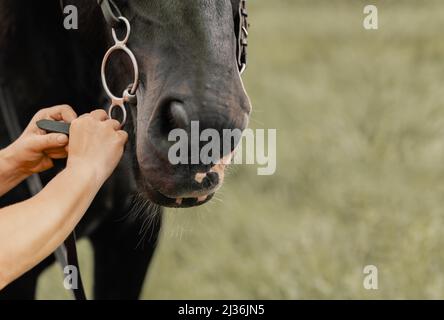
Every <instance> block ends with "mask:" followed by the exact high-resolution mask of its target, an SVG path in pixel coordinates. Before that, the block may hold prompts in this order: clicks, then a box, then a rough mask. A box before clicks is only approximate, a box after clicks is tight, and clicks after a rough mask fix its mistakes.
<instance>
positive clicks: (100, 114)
mask: <svg viewBox="0 0 444 320" xmlns="http://www.w3.org/2000/svg"><path fill="white" fill-rule="evenodd" d="M90 115H91V116H92V117H93V118H94V119H97V120H100V121H105V120H107V119H108V114H107V113H106V111H105V110H103V109H97V110H94V111H91V113H90Z"/></svg>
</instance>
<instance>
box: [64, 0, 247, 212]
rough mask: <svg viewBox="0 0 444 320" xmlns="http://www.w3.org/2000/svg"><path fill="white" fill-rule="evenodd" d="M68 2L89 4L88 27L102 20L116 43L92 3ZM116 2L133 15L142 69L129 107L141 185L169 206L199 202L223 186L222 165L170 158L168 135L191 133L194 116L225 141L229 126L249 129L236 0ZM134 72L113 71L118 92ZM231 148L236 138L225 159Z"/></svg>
mask: <svg viewBox="0 0 444 320" xmlns="http://www.w3.org/2000/svg"><path fill="white" fill-rule="evenodd" d="M91 2H92V1H91ZM66 3H68V1H67V2H66ZM70 3H71V4H74V5H76V6H78V7H79V8H84V10H81V15H82V14H83V15H84V16H85V17H86V18H85V17H84V18H83V19H84V21H85V23H86V24H87V25H88V24H89V25H90V26H92V24H94V25H95V26H97V22H98V21H101V22H103V24H104V25H105V28H106V31H105V32H106V33H107V34H108V39H109V41H108V45H111V44H112V43H113V40H112V38H111V36H110V35H111V32H110V31H111V30H110V27H109V26H106V23H105V22H104V19H103V15H102V13H101V11H100V10H99V8H98V6H97V4H96V3H93V5H94V7H95V8H89V9H88V10H93V12H94V14H91V13H90V12H88V13H86V12H84V11H85V10H86V7H85V5H84V3H85V1H82V0H77V1H75V0H73V1H70ZM115 3H116V5H117V7H118V8H119V9H120V11H121V13H122V15H123V16H124V17H126V18H127V19H128V20H129V21H130V24H131V36H130V39H129V42H128V46H129V47H130V48H131V50H132V51H133V52H134V54H135V56H136V58H137V60H138V64H139V69H140V84H139V87H138V90H137V101H138V102H137V107H130V109H131V114H132V126H133V128H132V129H133V132H134V135H133V137H132V139H131V140H132V141H131V142H132V144H133V147H134V148H135V149H134V150H135V154H136V158H137V161H136V165H135V170H136V171H137V174H136V176H137V177H138V186H139V189H140V190H141V191H142V192H143V194H144V195H145V196H146V197H147V198H148V199H150V200H151V201H153V202H155V203H157V204H160V205H164V206H193V205H198V204H202V203H204V202H206V201H207V200H209V199H210V198H211V196H212V194H213V193H214V192H215V191H216V190H217V188H218V187H219V186H220V185H221V184H222V182H223V177H224V169H225V165H223V164H218V161H213V162H212V163H210V164H208V163H207V164H204V163H202V162H199V163H194V164H190V163H188V164H179V165H177V164H176V165H173V164H171V162H170V161H169V159H168V151H169V148H170V147H171V145H172V144H173V143H174V142H172V141H169V139H168V135H169V133H170V132H171V131H172V130H173V129H177V128H181V129H184V130H185V131H187V132H189V131H190V123H191V122H192V121H198V122H199V132H201V131H203V130H205V129H207V128H212V129H216V130H217V132H219V133H220V136H221V141H222V134H223V130H224V129H232V130H233V129H239V130H243V129H245V127H246V125H247V122H248V116H249V113H250V110H251V107H250V102H249V99H248V97H247V94H246V93H245V90H244V87H243V84H242V80H241V78H240V74H239V65H238V59H237V50H238V40H237V33H236V32H237V27H236V26H237V24H238V23H239V22H238V21H239V16H238V14H239V6H240V3H239V0H187V1H178V0H131V1H124V0H118V1H116V2H115ZM89 6H92V5H91V4H90V5H89ZM82 11H83V13H82ZM81 23H82V21H81V22H80V28H82V25H81ZM123 29H125V28H123ZM117 31H119V30H118V29H117ZM132 72H133V71H132V68H131V65H129V64H128V63H125V61H123V62H122V63H119V64H118V65H117V66H113V68H112V69H111V70H110V71H109V73H110V74H111V73H112V74H113V75H114V82H115V83H114V85H113V87H115V88H117V89H116V90H121V91H117V92H122V90H123V89H124V88H126V87H127V86H128V84H129V81H130V79H131V78H132V76H131V74H132ZM116 75H117V76H118V77H116ZM234 147H235V145H234V143H233V144H232V147H231V149H230V150H228V154H223V152H220V158H222V157H230V154H231V152H232V151H233V150H232V149H233V148H234Z"/></svg>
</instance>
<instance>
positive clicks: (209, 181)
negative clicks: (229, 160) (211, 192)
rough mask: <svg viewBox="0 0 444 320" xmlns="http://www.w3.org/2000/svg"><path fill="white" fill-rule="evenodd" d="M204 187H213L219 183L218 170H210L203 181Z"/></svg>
mask: <svg viewBox="0 0 444 320" xmlns="http://www.w3.org/2000/svg"><path fill="white" fill-rule="evenodd" d="M202 182H203V187H204V188H206V189H210V188H213V187H214V186H217V184H218V183H219V175H218V174H217V173H216V172H208V173H207V175H206V177H205V179H204V180H203V181H202Z"/></svg>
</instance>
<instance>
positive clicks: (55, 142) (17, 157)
mask: <svg viewBox="0 0 444 320" xmlns="http://www.w3.org/2000/svg"><path fill="white" fill-rule="evenodd" d="M75 118H77V115H76V113H75V112H74V110H73V109H72V108H71V107H70V106H68V105H60V106H55V107H51V108H45V109H42V110H40V111H39V112H37V113H36V114H35V116H34V117H33V118H32V119H31V121H30V122H29V124H28V126H27V127H26V129H25V130H24V131H23V133H22V134H21V135H20V137H19V138H18V139H17V140H16V141H14V142H13V143H12V144H11V145H9V146H8V147H7V148H6V149H5V151H6V152H7V153H8V154H9V155H10V156H9V159H10V161H12V162H13V164H12V167H13V168H15V170H18V171H19V172H20V173H22V174H24V175H25V176H29V175H31V174H33V173H38V172H42V171H45V170H47V169H50V168H52V167H53V165H54V164H53V159H62V158H66V157H67V150H66V148H65V147H66V146H67V144H68V137H67V136H66V135H64V134H61V133H49V134H46V132H45V131H44V130H41V129H39V128H38V127H37V125H36V122H37V121H39V120H42V119H50V120H56V121H64V122H71V121H73V120H74V119H75Z"/></svg>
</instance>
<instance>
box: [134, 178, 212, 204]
mask: <svg viewBox="0 0 444 320" xmlns="http://www.w3.org/2000/svg"><path fill="white" fill-rule="evenodd" d="M142 184H143V189H144V191H145V194H146V195H147V197H148V199H149V200H150V201H152V202H154V203H156V204H158V205H160V206H163V207H170V208H190V207H196V206H200V205H203V204H205V203H207V202H208V201H210V200H211V199H212V198H213V196H214V194H215V192H214V191H208V190H206V191H205V192H206V193H205V194H202V195H199V196H195V197H168V196H166V195H165V194H163V193H162V192H160V191H159V190H156V189H154V188H153V186H152V185H151V184H150V183H149V182H148V181H144V182H143V183H142Z"/></svg>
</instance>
